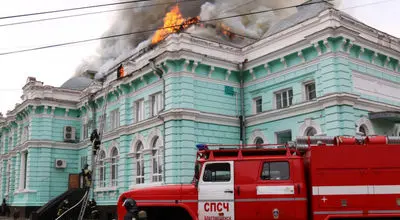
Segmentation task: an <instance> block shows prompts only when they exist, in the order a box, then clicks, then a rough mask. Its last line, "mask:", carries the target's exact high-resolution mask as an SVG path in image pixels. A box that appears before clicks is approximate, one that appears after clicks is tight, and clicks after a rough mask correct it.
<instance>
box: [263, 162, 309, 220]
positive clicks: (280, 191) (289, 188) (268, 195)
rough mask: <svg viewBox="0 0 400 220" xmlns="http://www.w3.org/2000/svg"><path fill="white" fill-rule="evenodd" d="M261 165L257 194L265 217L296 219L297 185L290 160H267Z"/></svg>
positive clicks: (266, 219)
mask: <svg viewBox="0 0 400 220" xmlns="http://www.w3.org/2000/svg"><path fill="white" fill-rule="evenodd" d="M260 165H261V167H260V169H259V173H260V174H259V175H258V176H259V180H258V181H257V186H256V195H257V199H258V201H259V202H258V204H257V205H259V206H260V213H261V215H262V216H263V219H265V220H269V219H271V220H272V219H281V220H292V219H296V209H295V208H296V205H297V204H296V203H297V200H296V199H295V198H294V193H295V192H294V190H295V187H294V183H293V177H292V175H291V171H292V170H293V169H290V162H289V161H285V160H276V161H275V160H266V161H262V163H261V164H260ZM299 202H303V201H299Z"/></svg>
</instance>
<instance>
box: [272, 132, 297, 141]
mask: <svg viewBox="0 0 400 220" xmlns="http://www.w3.org/2000/svg"><path fill="white" fill-rule="evenodd" d="M287 132H290V134H291V135H292V139H293V131H292V129H287V130H282V131H277V132H275V133H274V135H275V143H278V136H279V135H280V134H282V133H287Z"/></svg>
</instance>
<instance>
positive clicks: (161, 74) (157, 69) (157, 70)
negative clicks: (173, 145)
mask: <svg viewBox="0 0 400 220" xmlns="http://www.w3.org/2000/svg"><path fill="white" fill-rule="evenodd" d="M149 64H150V67H151V69H152V70H153V71H154V72H155V74H157V76H158V77H160V79H161V80H162V84H163V85H162V94H163V106H162V109H161V112H164V111H165V106H166V104H165V78H164V71H163V69H162V68H160V67H158V66H157V65H156V64H155V62H154V59H150V60H149ZM157 118H158V119H160V120H162V121H163V131H164V135H163V144H164V146H163V147H164V149H163V163H164V164H165V120H164V118H163V117H162V116H160V115H158V116H157ZM162 175H163V176H162V177H163V181H164V183H165V166H164V170H163V172H162Z"/></svg>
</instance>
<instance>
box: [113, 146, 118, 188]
mask: <svg viewBox="0 0 400 220" xmlns="http://www.w3.org/2000/svg"><path fill="white" fill-rule="evenodd" d="M117 185H118V149H117V148H116V147H114V148H113V149H112V150H111V186H117Z"/></svg>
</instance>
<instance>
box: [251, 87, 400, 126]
mask: <svg viewBox="0 0 400 220" xmlns="http://www.w3.org/2000/svg"><path fill="white" fill-rule="evenodd" d="M337 105H350V106H353V107H354V108H357V109H364V110H367V111H385V110H389V111H390V110H392V111H399V110H400V106H394V105H389V104H385V103H380V102H374V101H370V100H367V99H363V98H360V96H358V95H354V94H350V93H334V94H328V95H325V96H321V97H318V98H317V99H316V100H314V101H310V102H302V103H299V104H295V105H292V106H290V107H288V108H284V109H273V110H270V111H266V112H263V113H260V114H257V115H253V116H249V117H247V120H246V127H247V126H254V125H258V124H262V123H266V122H270V121H276V120H280V119H284V118H289V117H294V116H297V115H302V114H307V113H310V112H315V111H321V110H323V109H325V108H329V107H332V106H337Z"/></svg>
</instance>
